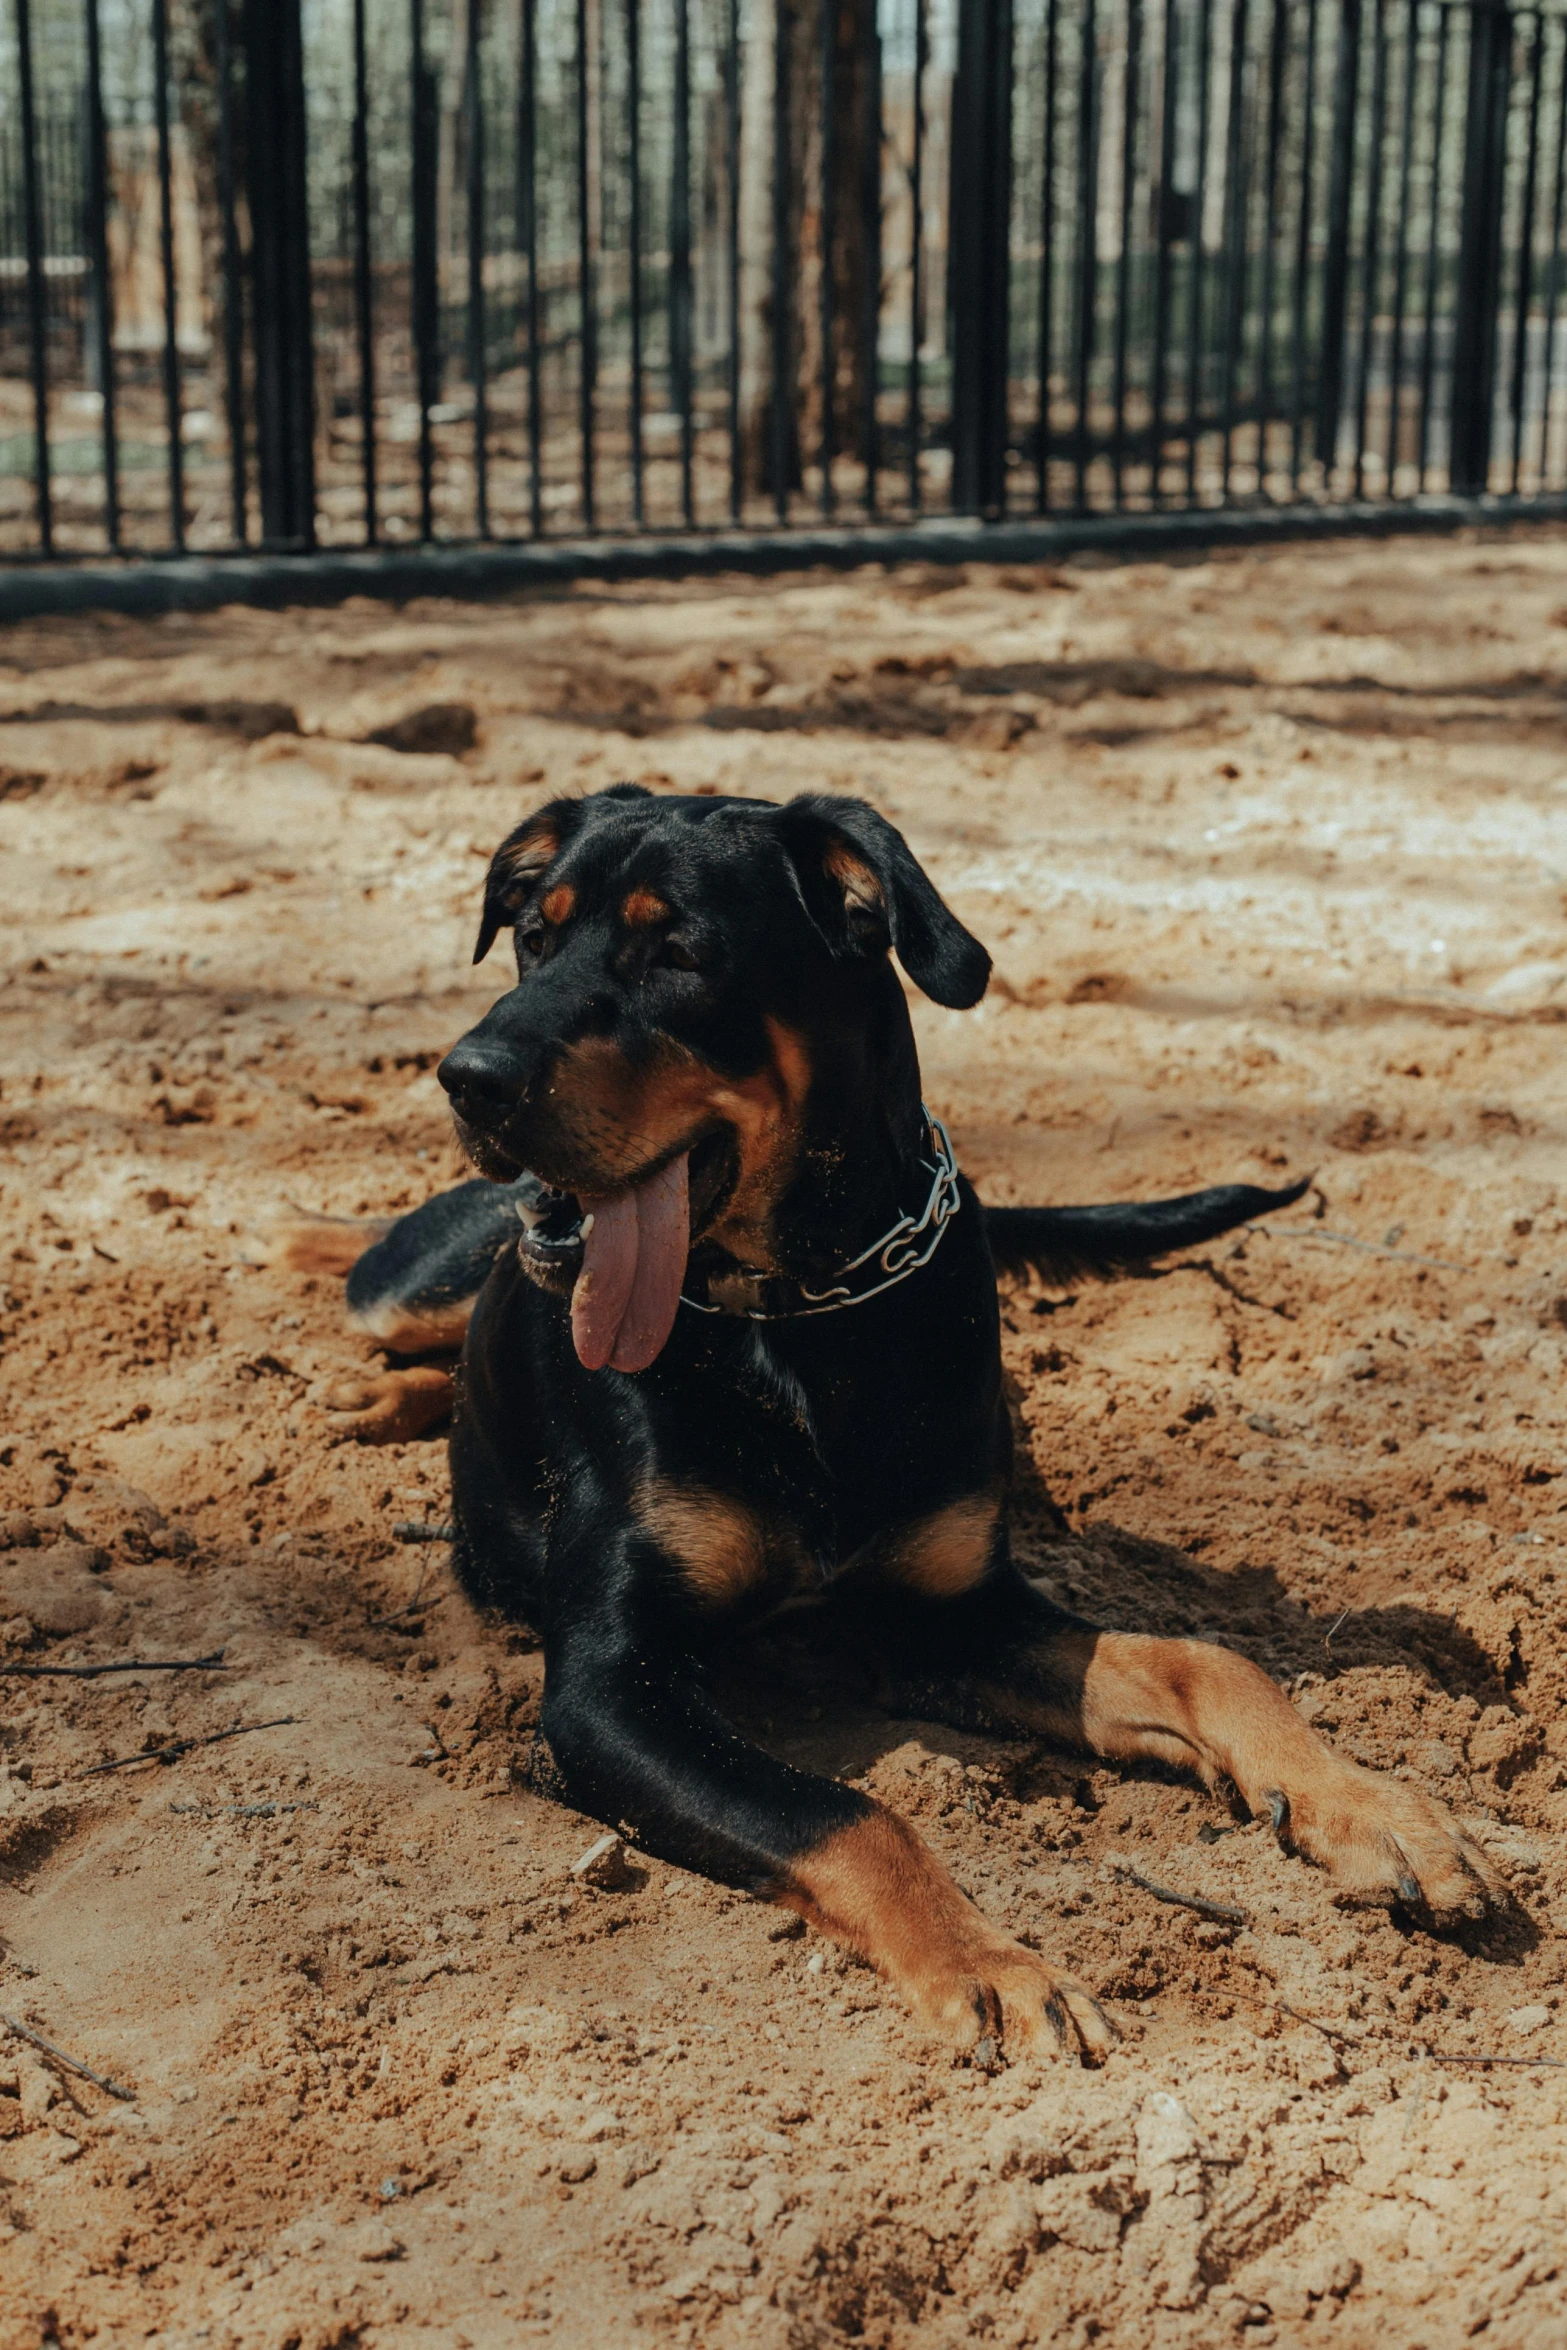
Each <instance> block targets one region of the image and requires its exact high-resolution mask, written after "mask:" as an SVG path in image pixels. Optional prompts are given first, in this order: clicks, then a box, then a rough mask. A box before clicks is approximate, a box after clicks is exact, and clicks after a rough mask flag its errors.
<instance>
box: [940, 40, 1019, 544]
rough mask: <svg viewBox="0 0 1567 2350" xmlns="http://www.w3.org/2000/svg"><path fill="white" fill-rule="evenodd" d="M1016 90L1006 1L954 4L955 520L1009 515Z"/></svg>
mask: <svg viewBox="0 0 1567 2350" xmlns="http://www.w3.org/2000/svg"><path fill="white" fill-rule="evenodd" d="M1012 82H1013V59H1012V6H1011V0H958V69H957V77H956V79H955V81H954V83H953V88H952V141H951V154H952V186H951V202H950V214H949V218H950V228H949V232H948V277H949V282H950V284H951V288H952V294H951V305H950V308H951V324H952V503H953V508H954V510H955V511H956V512H957V513H959V514H983V515H991V516H994V515H998V514H1001V513H1003V512H1004V511H1005V508H1006V495H1007V398H1008V390H1009V386H1008V375H1009V347H1010V331H1011V330H1010V320H1009V317H1008V301H1009V296H1010V275H1011V273H1010V269H1009V263H1008V251H1009V245H1010V241H1011V240H1010V230H1011V213H1012Z"/></svg>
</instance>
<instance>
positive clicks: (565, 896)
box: [539, 881, 577, 929]
mask: <svg viewBox="0 0 1567 2350" xmlns="http://www.w3.org/2000/svg"><path fill="white" fill-rule="evenodd" d="M576 910H577V893H576V891H575V890H574V889H573V888H572V886H571V884H570V882H569V881H557V882H556V884H555V887H554V888H553V889H550V890H546V891H545V893H544V895H543V897H542V898H541V899H540V900H539V912H540V913H541V914H542V915H543V917H544V919H545V921H546V922H551V923H553V924H554V925H555V926H556V928H557V929H558V928H559V927H560V925H561V923H562V922H569V921H570V920H571V917H572V915H573V914H574V913H575V912H576Z"/></svg>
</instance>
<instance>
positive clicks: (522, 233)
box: [517, 0, 544, 538]
mask: <svg viewBox="0 0 1567 2350" xmlns="http://www.w3.org/2000/svg"><path fill="white" fill-rule="evenodd" d="M536 8H537V0H522V7H521V23H520V25H519V28H518V29H519V32H520V34H521V50H522V55H521V59H520V71H519V73H518V76H517V227H518V232H519V237H520V241H521V244H522V250H523V257H524V260H525V262H526V266H527V272H528V296H527V327H528V527H529V529H530V530H531V531H532V533H533V535H534V537H535V538H540V537H542V536H543V532H544V388H543V381H542V377H541V373H540V369H541V365H542V354H541V352H540V350H539V325H540V316H539V183H538V131H539V108H538V62H539V53H538V20H537V15H536Z"/></svg>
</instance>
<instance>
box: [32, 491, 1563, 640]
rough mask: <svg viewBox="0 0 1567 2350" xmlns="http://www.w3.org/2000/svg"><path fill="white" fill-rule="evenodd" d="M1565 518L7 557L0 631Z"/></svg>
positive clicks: (1217, 519) (1423, 502) (1247, 519)
mask: <svg viewBox="0 0 1567 2350" xmlns="http://www.w3.org/2000/svg"><path fill="white" fill-rule="evenodd" d="M1562 521H1567V493H1557V494H1553V495H1550V496H1545V497H1535V498H1518V499H1514V498H1496V497H1474V498H1458V497H1429V498H1419V499H1410V500H1408V501H1406V502H1400V503H1397V504H1392V503H1389V504H1372V503H1369V502H1363V503H1360V504H1346V505H1335V506H1282V507H1267V508H1257V509H1236V508H1233V507H1232V508H1227V509H1219V508H1215V509H1212V510H1198V511H1193V512H1188V513H1182V514H1121V515H1085V516H1082V517H1079V518H1074V519H1072V520H1070V521H1061V522H1030V521H1019V522H993V523H973V522H963V521H953V522H944V521H929V522H918V523H909V524H906V525H897V526H877V525H874V524H867V525H865V526H863V527H860V528H851V529H845V530H810V529H800V530H776V531H760V530H758V531H726V532H714V533H711V534H707V533H690V534H678V535H676V534H671V535H669V536H651V535H650V536H647V537H638V538H626V539H561V540H554V541H546V542H543V543H539V542H537V541H534V542H530V543H527V544H524V545H518V546H499V547H498V546H494V545H488V546H478V545H475V546H449V547H439V546H436V547H424V548H418V549H413V548H410V549H408V550H406V551H400V552H397V553H384V552H372V553H355V552H347V551H345V552H343V553H333V552H332V551H331V550H330V549H323V550H322V551H321V552H319V553H317V554H313V555H241V554H235V555H212V556H207V557H193V556H188V555H187V556H179V557H170V558H157V557H152V558H144V559H141V560H131V561H127V562H123V563H116V564H85V563H84V564H73V565H70V566H69V567H66V566H61V565H58V564H54V563H51V564H47V565H46V564H44V563H42V562H39V563H25V562H24V563H16V564H12V565H10V566H7V567H3V568H0V625H3V624H4V623H5V622H7V621H16V620H37V619H46V618H54V617H60V616H62V615H65V614H67V613H72V612H123V613H126V614H129V615H131V616H132V617H139V618H145V617H148V616H150V615H154V614H157V613H162V612H211V611H216V610H218V609H220V608H221V607H222V606H223V605H225V604H249V605H259V606H262V607H264V608H273V609H276V608H281V607H283V606H286V605H298V604H336V603H341V602H342V601H343V600H344V599H345V598H347V597H349V596H370V597H374V598H376V599H377V600H379V601H381V602H383V603H393V604H400V603H407V602H410V601H412V600H413V599H414V598H415V597H420V596H447V597H455V598H459V599H462V600H465V601H478V600H482V599H484V598H486V597H493V596H506V595H513V594H517V593H519V592H526V591H527V590H529V589H533V590H548V589H552V588H564V587H570V586H573V585H575V584H576V583H577V582H579V581H601V582H604V583H606V584H609V583H613V582H616V581H622V580H637V579H680V578H703V577H711V576H712V575H713V574H715V573H722V572H741V573H750V574H753V575H757V574H761V575H765V574H767V573H771V572H785V571H810V570H817V569H827V570H834V571H849V570H854V569H856V568H858V567H859V566H860V565H862V564H867V563H881V564H898V563H950V564H959V563H1008V564H1011V563H1017V564H1029V563H1052V562H1058V561H1060V560H1061V559H1062V558H1063V557H1064V556H1068V555H1078V554H1086V553H1095V554H1101V555H1105V556H1109V557H1112V558H1116V559H1120V558H1125V559H1127V560H1132V559H1135V558H1137V557H1139V556H1147V555H1153V556H1158V555H1161V554H1164V555H1168V554H1171V553H1173V552H1175V551H1177V550H1184V549H1191V550H1193V551H1198V552H1200V551H1203V550H1209V549H1219V548H1223V547H1241V546H1261V545H1267V544H1270V543H1275V542H1279V543H1282V542H1286V541H1289V540H1292V539H1329V538H1347V537H1367V536H1375V537H1392V536H1398V535H1401V534H1403V533H1405V532H1409V531H1452V530H1456V529H1459V528H1461V527H1463V526H1465V525H1469V526H1475V525H1479V526H1482V527H1485V528H1489V529H1496V528H1503V527H1505V526H1507V525H1508V524H1511V523H1527V522H1562Z"/></svg>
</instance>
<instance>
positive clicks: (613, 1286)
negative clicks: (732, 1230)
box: [571, 1158, 691, 1371]
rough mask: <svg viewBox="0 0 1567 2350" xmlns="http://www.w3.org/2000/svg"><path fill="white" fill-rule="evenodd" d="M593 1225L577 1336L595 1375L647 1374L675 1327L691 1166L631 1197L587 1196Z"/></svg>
mask: <svg viewBox="0 0 1567 2350" xmlns="http://www.w3.org/2000/svg"><path fill="white" fill-rule="evenodd" d="M582 1206H583V1210H584V1213H585V1215H591V1216H592V1219H593V1221H592V1224H591V1225H590V1226H589V1228H588V1232H587V1236H586V1238H585V1240H584V1241H583V1244H582V1270H581V1272H580V1273H579V1274H578V1275H577V1281H576V1287H575V1288H574V1289H573V1290H572V1293H571V1335H572V1341H573V1343H574V1345H575V1346H576V1349H577V1355H578V1358H579V1360H580V1361H581V1362H582V1363H583V1364H584V1365H585V1366H586V1368H587V1369H588V1370H590V1371H602V1370H603V1368H604V1366H605V1364H606V1363H607V1364H608V1365H609V1367H610V1368H611V1370H615V1371H645V1370H646V1369H647V1367H648V1365H649V1363H651V1362H652V1361H653V1359H654V1357H655V1356H656V1355H658V1354H659V1353H660V1351H661V1350H662V1348H663V1346H664V1344H665V1341H666V1340H667V1339H668V1337H669V1333H670V1331H671V1330H672V1329H673V1328H674V1326H675V1315H676V1313H677V1312H678V1311H679V1307H680V1284H681V1282H682V1281H683V1280H684V1278H685V1270H686V1253H687V1250H688V1249H689V1247H690V1237H691V1200H690V1190H689V1186H688V1184H687V1181H686V1162H685V1160H684V1158H679V1159H676V1160H675V1162H674V1164H673V1165H672V1166H669V1167H666V1168H665V1169H664V1170H663V1172H662V1173H661V1174H658V1175H650V1176H649V1177H648V1180H647V1181H646V1182H645V1183H639V1184H637V1185H635V1186H634V1188H633V1189H632V1190H630V1191H615V1192H609V1193H606V1194H604V1195H602V1196H601V1197H599V1198H596V1199H590V1198H588V1197H587V1196H586V1195H584V1196H583V1200H582Z"/></svg>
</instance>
